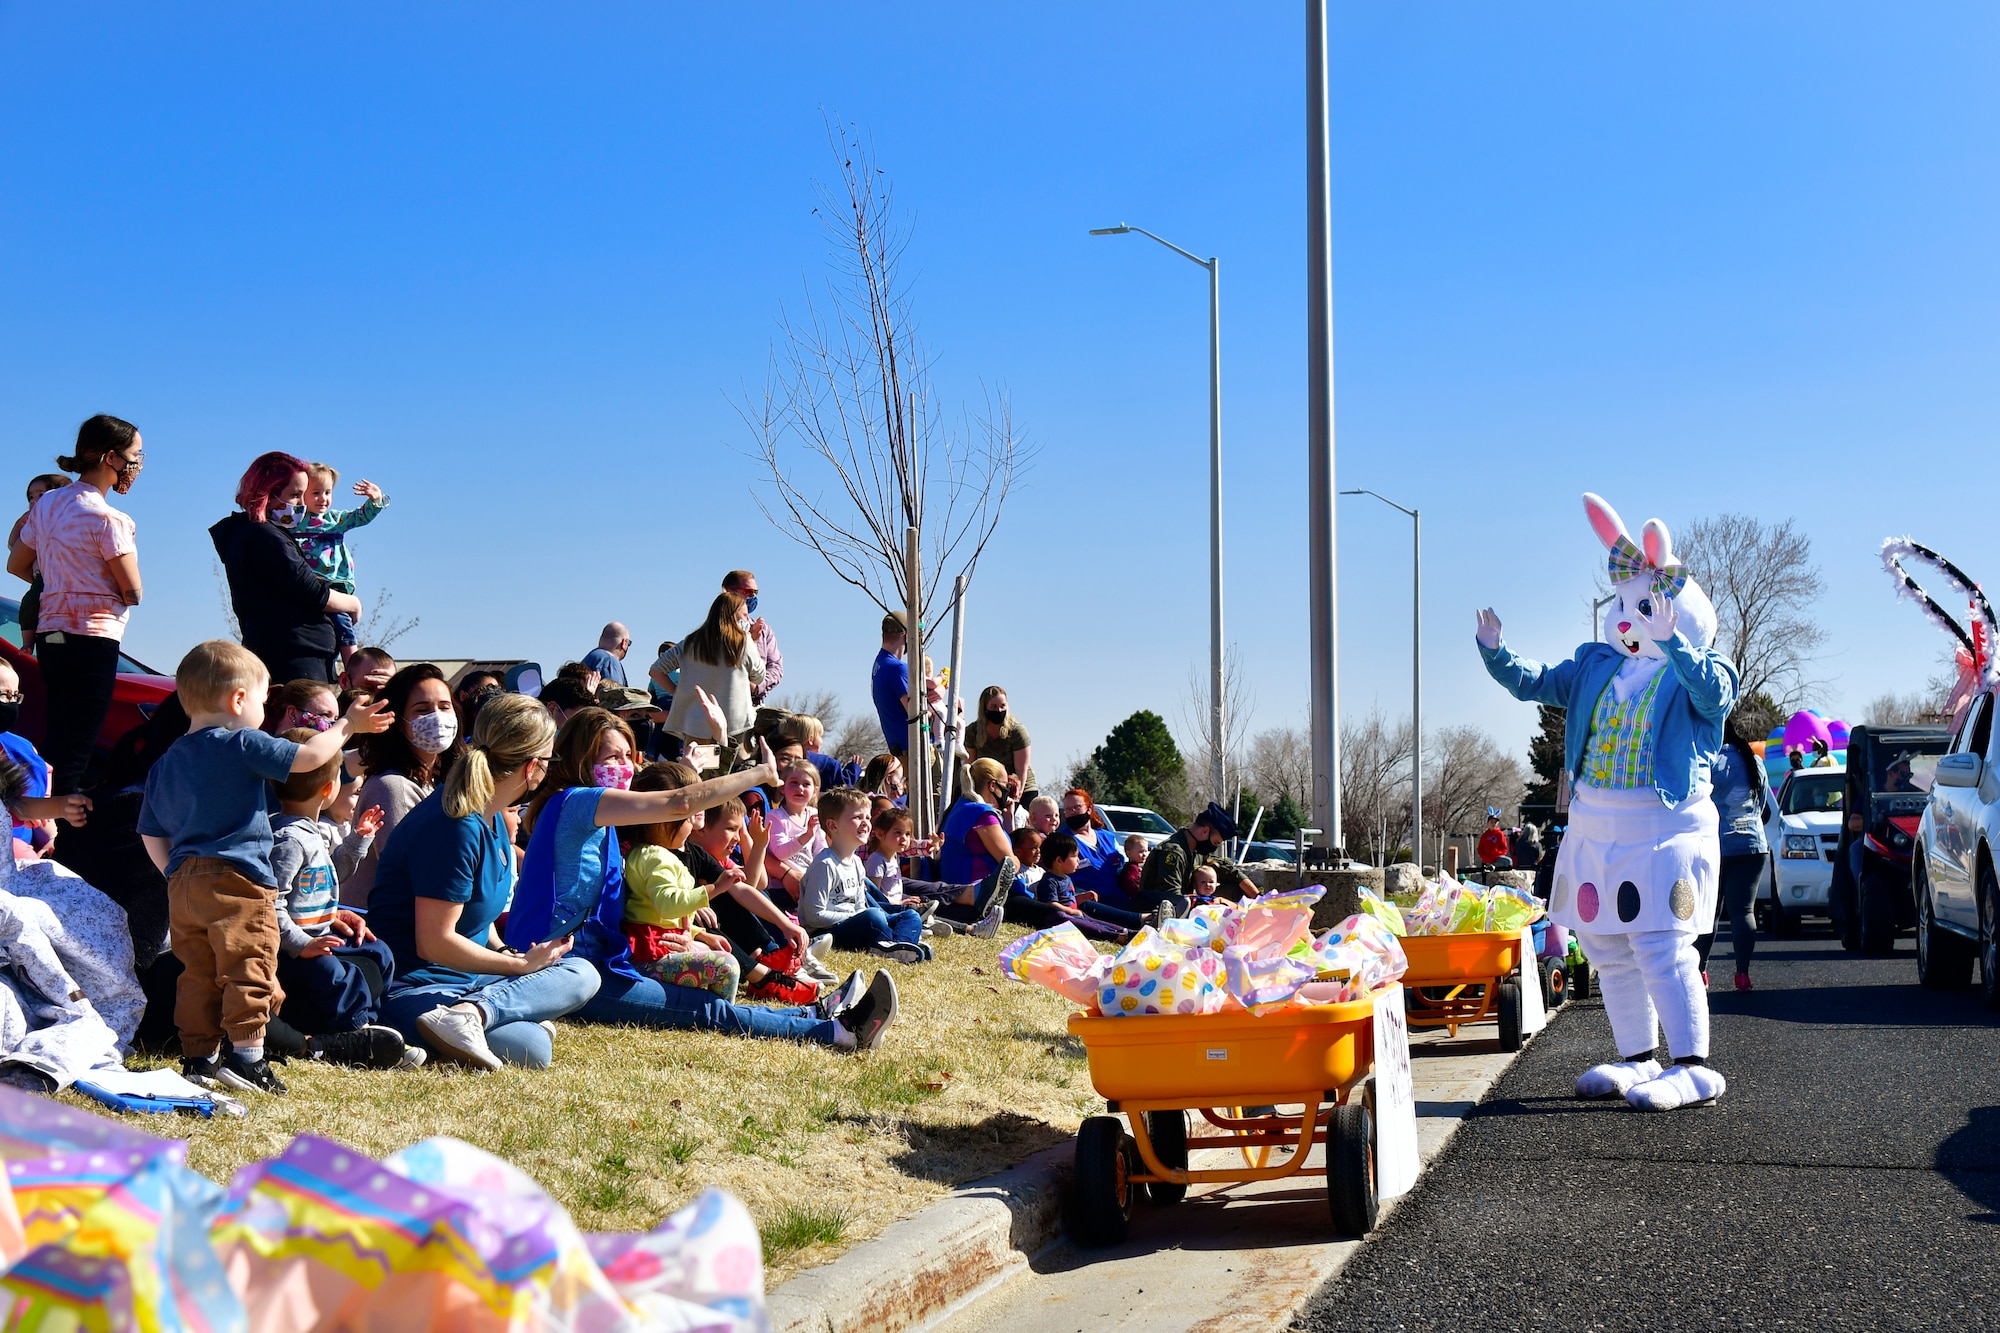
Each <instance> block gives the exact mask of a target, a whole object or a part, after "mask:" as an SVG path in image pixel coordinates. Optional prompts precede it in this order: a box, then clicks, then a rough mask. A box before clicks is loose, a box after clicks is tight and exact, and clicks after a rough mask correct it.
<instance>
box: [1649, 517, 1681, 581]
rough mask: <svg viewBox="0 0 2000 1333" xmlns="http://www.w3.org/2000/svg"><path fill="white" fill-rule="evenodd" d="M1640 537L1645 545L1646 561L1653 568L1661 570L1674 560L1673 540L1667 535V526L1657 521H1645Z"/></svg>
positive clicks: (1652, 519) (1655, 519) (1651, 519)
mask: <svg viewBox="0 0 2000 1333" xmlns="http://www.w3.org/2000/svg"><path fill="white" fill-rule="evenodd" d="M1641 537H1642V540H1643V541H1644V542H1645V544H1646V559H1648V560H1650V561H1651V562H1652V563H1653V566H1654V568H1656V569H1658V568H1663V567H1664V566H1665V565H1666V563H1667V562H1668V561H1669V560H1672V559H1673V558H1674V539H1673V538H1672V537H1671V536H1669V535H1668V533H1667V525H1666V524H1664V523H1662V522H1660V520H1659V519H1657V518H1649V519H1647V520H1646V529H1645V531H1644V533H1643V534H1641Z"/></svg>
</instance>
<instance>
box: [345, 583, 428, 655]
mask: <svg viewBox="0 0 2000 1333" xmlns="http://www.w3.org/2000/svg"><path fill="white" fill-rule="evenodd" d="M395 601H396V594H395V593H394V592H393V591H391V590H390V589H388V588H384V589H382V595H381V596H379V597H377V598H376V599H375V600H374V601H372V602H369V603H367V604H366V605H365V606H364V607H363V608H362V612H363V613H362V618H361V621H360V623H358V624H356V625H355V627H354V638H355V642H357V643H362V644H366V645H368V646H369V647H371V648H387V647H388V646H389V645H390V644H392V643H394V642H395V641H396V640H398V639H400V638H402V637H403V636H404V635H405V634H408V633H409V632H410V631H411V630H413V629H415V628H416V627H417V626H418V625H421V624H422V623H423V619H422V617H419V616H408V617H406V618H404V619H402V620H398V619H396V617H395V615H394V613H393V612H391V610H390V609H389V608H390V607H391V606H393V605H394V604H395Z"/></svg>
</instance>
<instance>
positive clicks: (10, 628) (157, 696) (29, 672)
mask: <svg viewBox="0 0 2000 1333" xmlns="http://www.w3.org/2000/svg"><path fill="white" fill-rule="evenodd" d="M0 658H5V659H6V661H7V664H8V665H9V666H11V667H13V668H14V670H15V672H16V673H17V674H18V675H19V676H20V677H21V718H20V721H19V722H17V723H15V725H14V729H15V731H17V732H19V733H20V734H21V735H23V736H26V737H27V738H28V739H29V740H31V741H33V742H34V743H35V744H36V745H38V746H39V745H40V744H41V743H42V737H43V736H44V735H45V734H46V730H47V728H46V726H45V719H44V716H43V713H44V709H45V706H46V700H47V697H48V696H47V692H46V691H45V690H43V688H42V667H41V663H39V662H37V661H36V660H35V659H34V658H32V657H30V656H29V655H28V654H27V653H25V652H23V651H22V650H21V604H20V603H19V602H17V601H15V600H13V599H12V598H9V597H0ZM173 692H174V678H173V677H172V676H168V675H162V674H160V673H159V672H157V671H155V670H153V668H151V667H149V666H147V665H146V664H145V663H144V662H141V661H139V660H138V659H137V658H134V657H130V656H128V655H126V654H125V653H122V652H121V653H119V654H118V680H117V682H116V683H115V684H114V685H113V686H112V690H111V711H110V712H108V713H106V714H105V715H104V725H103V726H102V727H100V728H99V729H98V732H97V749H98V751H99V752H100V753H102V752H103V751H105V750H108V749H110V748H111V746H112V745H113V744H114V743H115V742H116V741H117V740H118V738H119V737H120V736H123V735H124V734H125V733H126V732H128V731H130V730H132V728H134V727H136V726H138V725H139V724H140V723H141V722H144V721H145V720H146V719H147V718H149V717H151V716H152V715H153V710H154V709H155V708H158V707H159V706H160V702H161V700H163V699H165V698H166V697H167V696H168V695H170V694H172V693H173Z"/></svg>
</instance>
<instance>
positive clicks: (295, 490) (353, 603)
mask: <svg viewBox="0 0 2000 1333" xmlns="http://www.w3.org/2000/svg"><path fill="white" fill-rule="evenodd" d="M305 494H306V464H305V461H304V460H303V459H298V458H294V457H292V455H290V454H287V453H279V452H276V451H273V452H271V453H268V454H259V455H258V456H257V461H255V462H254V463H252V464H251V465H250V467H249V469H248V470H247V471H246V472H244V474H243V479H242V480H241V481H240V482H238V483H237V486H236V504H237V507H238V509H239V511H240V512H238V513H234V514H231V515H230V516H229V517H227V518H225V519H223V520H222V521H221V522H219V523H217V524H216V525H215V526H214V527H212V528H210V529H209V530H208V535H209V537H210V539H211V540H213V541H214V542H215V553H216V554H217V555H218V556H220V557H222V568H223V571H224V572H225V573H226V574H227V575H228V576H229V601H230V605H231V606H232V607H234V609H235V611H236V625H237V628H238V629H240V630H241V631H242V634H243V646H244V647H245V648H248V649H249V650H250V651H251V652H253V653H255V654H257V656H258V657H259V658H261V659H263V662H264V666H265V668H266V669H267V670H269V671H270V673H271V679H272V680H324V681H332V680H335V679H336V678H337V673H338V666H337V657H336V654H337V652H338V649H337V648H336V647H335V645H334V641H333V622H332V621H331V620H328V619H327V616H328V614H329V613H331V612H335V611H338V612H340V613H341V614H343V615H346V616H350V617H353V618H355V619H357V620H358V619H359V618H360V616H361V599H360V598H358V597H356V596H354V595H353V594H352V593H345V592H340V591H338V590H337V589H335V588H334V586H333V585H332V584H330V583H328V582H327V581H326V580H325V579H323V578H321V577H320V576H319V575H318V574H316V573H314V572H313V568H312V566H311V565H309V564H307V563H306V558H305V556H304V555H302V554H300V552H299V544H298V542H297V541H295V540H293V538H292V535H291V527H292V525H293V524H294V523H295V522H297V521H298V516H299V515H300V514H301V513H303V512H304V503H305Z"/></svg>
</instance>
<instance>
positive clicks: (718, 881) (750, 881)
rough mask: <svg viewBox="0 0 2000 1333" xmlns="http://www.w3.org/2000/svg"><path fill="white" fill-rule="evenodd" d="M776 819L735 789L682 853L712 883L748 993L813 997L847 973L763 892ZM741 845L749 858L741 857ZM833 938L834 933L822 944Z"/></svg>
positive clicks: (782, 998)
mask: <svg viewBox="0 0 2000 1333" xmlns="http://www.w3.org/2000/svg"><path fill="white" fill-rule="evenodd" d="M770 839H771V826H770V823H769V821H767V820H766V819H765V818H764V817H763V815H761V814H753V813H751V812H750V811H749V810H747V809H746V808H745V806H744V804H743V801H742V798H741V797H732V798H731V799H729V800H727V801H724V802H723V803H722V804H721V805H718V806H711V807H709V809H708V810H707V811H705V812H704V815H703V818H702V822H701V827H699V828H697V829H695V830H694V831H693V832H692V833H690V834H688V840H687V842H686V844H685V845H684V846H682V848H681V849H680V852H679V853H678V855H679V856H680V858H681V860H682V861H684V862H685V863H686V864H687V868H688V870H689V871H690V872H691V873H692V874H693V875H694V882H695V883H697V884H700V885H702V886H704V887H705V888H707V889H708V891H709V898H708V908H709V910H710V911H711V912H713V913H715V919H716V929H717V930H719V931H720V932H721V934H722V936H723V938H725V939H727V940H728V941H729V944H730V949H731V951H732V952H733V953H734V954H735V956H736V962H737V965H738V966H739V967H740V968H741V969H742V976H743V988H744V991H745V994H746V996H747V998H749V999H752V1000H761V1001H766V1002H769V1003H773V1004H811V1003H812V1002H813V1001H814V1000H815V999H817V998H818V996H819V993H820V991H821V989H822V988H824V987H827V986H832V985H834V984H836V983H837V982H838V981H839V980H840V978H839V977H837V976H835V975H834V974H833V973H832V972H830V971H828V970H827V968H826V965H825V964H824V963H822V962H820V960H819V959H818V958H817V957H815V956H814V954H813V952H812V939H811V937H810V936H808V935H807V934H806V932H805V931H804V929H802V928H801V927H800V925H799V923H798V922H796V921H794V920H793V919H792V918H791V917H790V916H788V915H786V913H785V911H784V909H783V908H781V907H779V906H778V905H777V904H776V903H774V902H772V901H771V900H770V898H769V897H767V896H766V895H765V893H764V848H765V846H766V845H767V844H768V843H769V842H770ZM739 848H740V849H741V854H742V864H740V865H739V864H737V862H736V861H735V859H734V857H735V856H736V854H737V852H738V849H739ZM831 944H832V940H831V939H827V940H825V941H824V943H822V944H821V946H820V947H821V949H822V950H824V949H825V948H826V947H828V946H829V945H831Z"/></svg>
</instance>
